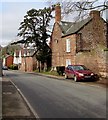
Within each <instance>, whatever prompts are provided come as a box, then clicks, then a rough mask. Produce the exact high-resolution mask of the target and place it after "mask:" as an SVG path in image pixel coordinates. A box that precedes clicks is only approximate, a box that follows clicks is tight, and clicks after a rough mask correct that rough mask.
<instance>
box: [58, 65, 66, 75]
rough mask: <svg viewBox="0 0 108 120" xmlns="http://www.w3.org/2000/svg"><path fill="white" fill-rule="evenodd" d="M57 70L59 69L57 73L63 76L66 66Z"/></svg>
mask: <svg viewBox="0 0 108 120" xmlns="http://www.w3.org/2000/svg"><path fill="white" fill-rule="evenodd" d="M56 68H57V73H58V74H59V75H63V73H64V70H65V66H57V67H56Z"/></svg>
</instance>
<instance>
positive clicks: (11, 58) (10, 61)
mask: <svg viewBox="0 0 108 120" xmlns="http://www.w3.org/2000/svg"><path fill="white" fill-rule="evenodd" d="M5 65H6V66H7V67H10V65H13V56H8V57H6V61H5Z"/></svg>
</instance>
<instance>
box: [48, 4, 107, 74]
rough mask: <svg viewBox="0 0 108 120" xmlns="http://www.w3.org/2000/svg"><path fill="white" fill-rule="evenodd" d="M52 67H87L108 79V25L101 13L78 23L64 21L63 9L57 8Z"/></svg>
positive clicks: (97, 12)
mask: <svg viewBox="0 0 108 120" xmlns="http://www.w3.org/2000/svg"><path fill="white" fill-rule="evenodd" d="M50 44H51V48H52V67H53V68H54V69H56V67H57V66H67V65H68V64H84V65H85V66H87V67H88V68H89V69H91V70H93V71H94V72H95V73H97V74H100V75H102V76H108V74H107V73H108V71H107V68H108V60H107V55H108V51H107V50H106V49H107V48H108V23H107V22H106V21H105V20H103V18H101V17H100V12H99V11H95V10H94V11H91V12H90V14H89V17H88V18H86V19H84V20H82V21H79V22H67V21H61V8H60V6H59V5H57V6H56V7H55V23H54V26H53V31H52V36H51V43H50Z"/></svg>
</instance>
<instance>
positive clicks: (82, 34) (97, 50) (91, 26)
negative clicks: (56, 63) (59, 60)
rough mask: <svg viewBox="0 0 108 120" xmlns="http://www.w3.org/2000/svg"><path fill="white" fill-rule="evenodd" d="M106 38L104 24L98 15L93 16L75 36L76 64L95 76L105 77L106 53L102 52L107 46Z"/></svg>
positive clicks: (105, 26)
mask: <svg viewBox="0 0 108 120" xmlns="http://www.w3.org/2000/svg"><path fill="white" fill-rule="evenodd" d="M106 36H107V25H106V23H105V22H104V21H103V19H102V18H100V16H99V14H98V15H95V17H94V18H93V19H92V20H91V22H89V23H88V24H87V25H86V26H84V27H83V29H81V30H80V31H79V33H78V35H77V54H76V63H77V64H85V65H86V66H87V67H89V68H90V69H91V70H93V71H94V72H96V73H97V74H100V75H102V76H106V70H107V67H106V66H107V65H108V64H107V61H108V59H107V57H106V56H107V54H108V53H107V52H105V51H104V49H105V48H107V44H108V43H107V37H106ZM81 42H82V43H81ZM79 46H80V47H79ZM89 50H90V51H89ZM81 51H82V52H81Z"/></svg>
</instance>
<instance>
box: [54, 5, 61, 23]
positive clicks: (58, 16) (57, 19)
mask: <svg viewBox="0 0 108 120" xmlns="http://www.w3.org/2000/svg"><path fill="white" fill-rule="evenodd" d="M60 21H61V6H60V4H56V6H55V22H60Z"/></svg>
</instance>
